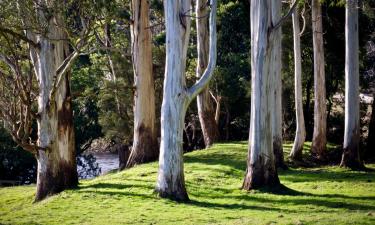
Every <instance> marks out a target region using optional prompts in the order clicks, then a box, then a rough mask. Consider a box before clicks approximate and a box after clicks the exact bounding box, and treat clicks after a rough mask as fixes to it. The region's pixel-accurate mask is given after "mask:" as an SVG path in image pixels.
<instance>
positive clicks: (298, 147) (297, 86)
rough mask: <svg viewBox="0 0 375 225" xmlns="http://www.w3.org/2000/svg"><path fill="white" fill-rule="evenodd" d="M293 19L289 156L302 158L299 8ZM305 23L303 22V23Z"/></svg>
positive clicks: (303, 136)
mask: <svg viewBox="0 0 375 225" xmlns="http://www.w3.org/2000/svg"><path fill="white" fill-rule="evenodd" d="M295 1H297V0H295ZM292 20H293V46H294V90H295V93H294V99H295V108H296V136H295V139H294V143H293V147H292V151H291V152H290V157H291V158H292V159H294V160H301V159H302V150H303V144H304V142H305V138H306V129H305V119H304V116H303V102H302V97H303V96H302V57H301V38H300V35H301V33H302V32H303V31H302V32H301V30H300V24H299V8H298V6H297V7H296V8H295V10H294V12H293V14H292ZM304 25H305V24H304Z"/></svg>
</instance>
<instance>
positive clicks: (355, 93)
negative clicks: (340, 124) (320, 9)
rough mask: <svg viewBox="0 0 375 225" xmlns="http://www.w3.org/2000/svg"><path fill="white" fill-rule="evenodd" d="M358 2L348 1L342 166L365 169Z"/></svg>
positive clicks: (354, 0)
mask: <svg viewBox="0 0 375 225" xmlns="http://www.w3.org/2000/svg"><path fill="white" fill-rule="evenodd" d="M358 51H359V48H358V1H357V0H347V1H346V14H345V131H344V146H343V148H344V151H343V153H342V159H341V164H340V166H345V167H349V168H352V169H360V168H363V167H364V165H363V163H362V162H361V160H360V156H359V139H360V133H359V132H360V131H359V129H360V123H359V119H360V117H359V64H358Z"/></svg>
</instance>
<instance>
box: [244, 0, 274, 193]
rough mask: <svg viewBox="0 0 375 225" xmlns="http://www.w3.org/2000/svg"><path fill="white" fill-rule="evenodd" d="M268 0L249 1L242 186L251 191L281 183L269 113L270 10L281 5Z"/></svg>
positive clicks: (271, 35) (272, 36)
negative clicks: (248, 84)
mask: <svg viewBox="0 0 375 225" xmlns="http://www.w3.org/2000/svg"><path fill="white" fill-rule="evenodd" d="M274 3H275V1H271V0H252V1H251V7H250V23H251V26H250V28H251V76H252V79H251V86H252V88H251V92H252V93H251V98H252V99H251V116H250V137H249V151H248V158H247V169H246V175H245V179H244V182H243V186H242V188H243V189H245V190H250V189H254V188H259V187H262V186H274V185H278V184H279V183H280V181H279V178H278V175H277V170H276V167H275V156H274V152H273V144H272V142H273V141H272V140H273V135H272V114H273V113H274V112H275V108H274V105H272V104H273V102H274V101H273V100H272V99H273V98H274V93H273V88H272V85H273V82H275V81H274V79H275V78H274V73H273V69H272V67H273V66H274V65H271V62H272V59H271V58H272V51H273V47H274V45H275V39H277V38H281V37H279V36H277V32H274V30H272V23H271V16H272V15H271V12H279V9H278V7H280V6H281V5H280V4H278V3H277V4H274Z"/></svg>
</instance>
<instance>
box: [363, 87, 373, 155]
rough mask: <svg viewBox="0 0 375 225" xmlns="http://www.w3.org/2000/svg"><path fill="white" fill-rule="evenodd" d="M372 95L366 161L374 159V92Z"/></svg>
mask: <svg viewBox="0 0 375 225" xmlns="http://www.w3.org/2000/svg"><path fill="white" fill-rule="evenodd" d="M373 97H374V99H373V101H372V107H371V108H372V112H371V120H370V124H369V132H368V138H367V148H366V153H365V160H366V161H372V160H375V93H374V94H373Z"/></svg>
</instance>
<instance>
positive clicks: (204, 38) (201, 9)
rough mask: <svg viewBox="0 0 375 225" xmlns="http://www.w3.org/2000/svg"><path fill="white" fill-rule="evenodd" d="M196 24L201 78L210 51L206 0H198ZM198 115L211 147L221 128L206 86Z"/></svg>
mask: <svg viewBox="0 0 375 225" xmlns="http://www.w3.org/2000/svg"><path fill="white" fill-rule="evenodd" d="M195 12H196V16H197V18H198V19H197V21H196V26H197V52H198V61H197V68H196V76H197V78H200V77H201V76H202V74H203V72H204V70H205V69H206V67H207V65H208V57H209V55H208V52H209V31H208V17H207V15H208V13H209V8H208V7H207V1H206V0H197V2H196V10H195ZM197 105H198V115H199V121H200V124H201V128H202V133H203V138H204V144H205V146H206V148H207V147H210V146H211V145H212V144H213V143H214V142H215V141H217V140H218V139H219V129H218V125H217V123H216V121H215V109H214V106H213V102H212V100H211V96H210V93H209V88H208V87H207V88H205V89H204V90H203V91H202V92H201V93H200V94H199V95H198V96H197Z"/></svg>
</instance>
